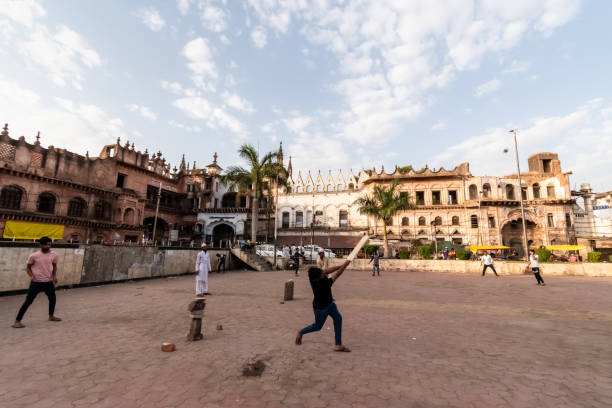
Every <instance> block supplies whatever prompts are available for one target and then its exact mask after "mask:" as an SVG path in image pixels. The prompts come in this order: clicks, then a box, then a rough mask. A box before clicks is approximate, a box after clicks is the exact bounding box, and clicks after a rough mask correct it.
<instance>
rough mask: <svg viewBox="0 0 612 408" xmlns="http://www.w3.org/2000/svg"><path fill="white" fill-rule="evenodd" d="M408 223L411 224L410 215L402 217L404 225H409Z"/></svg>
mask: <svg viewBox="0 0 612 408" xmlns="http://www.w3.org/2000/svg"><path fill="white" fill-rule="evenodd" d="M408 225H410V221H409V220H408V217H402V226H403V227H407V226H408Z"/></svg>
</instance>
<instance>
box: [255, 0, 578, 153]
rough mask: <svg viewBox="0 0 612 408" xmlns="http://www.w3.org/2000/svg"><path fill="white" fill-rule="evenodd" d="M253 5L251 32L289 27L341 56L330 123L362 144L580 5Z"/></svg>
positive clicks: (275, 1) (423, 1) (396, 0)
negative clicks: (338, 109) (337, 101)
mask: <svg viewBox="0 0 612 408" xmlns="http://www.w3.org/2000/svg"><path fill="white" fill-rule="evenodd" d="M248 4H249V6H250V8H251V9H252V10H253V11H254V17H253V20H254V21H253V27H255V29H254V30H253V31H252V37H253V33H255V32H257V33H261V32H263V31H262V30H264V29H267V30H270V31H271V32H273V33H274V34H275V35H277V36H279V35H283V34H286V33H288V32H289V29H290V28H292V29H294V30H295V31H296V32H299V33H300V34H302V35H304V36H305V37H306V38H307V39H308V41H310V42H311V43H312V44H313V45H315V46H323V47H325V48H326V50H327V51H328V52H330V53H331V54H332V55H334V56H335V58H336V60H337V64H338V67H337V68H338V72H339V73H340V75H339V76H338V77H339V78H338V82H337V83H336V84H334V85H333V86H332V87H331V88H332V89H334V90H335V91H336V92H337V93H338V94H339V95H340V97H341V98H342V99H343V101H344V106H343V110H344V112H343V113H341V114H340V117H339V121H337V122H340V123H338V125H337V126H335V127H333V128H332V129H331V130H332V132H333V131H335V130H337V131H338V133H339V134H341V135H343V136H344V137H345V138H349V139H352V140H354V141H356V142H358V143H361V144H368V143H371V142H374V141H381V140H385V139H388V138H389V137H392V136H394V132H397V130H398V129H399V128H400V127H401V126H400V125H401V124H403V123H405V122H406V121H410V120H414V119H415V118H416V117H418V116H419V115H420V114H421V112H422V111H423V109H424V108H425V107H427V106H429V104H428V102H427V101H428V99H429V98H430V96H431V93H433V92H435V91H436V90H437V89H440V88H442V87H444V86H446V85H447V84H448V83H449V82H450V81H452V80H453V79H454V78H455V77H456V76H457V75H459V74H460V73H461V72H462V71H465V70H473V69H476V68H478V67H479V66H480V64H481V62H482V60H483V59H484V58H485V56H487V55H488V54H493V53H495V54H499V53H501V52H503V51H506V50H508V49H510V48H512V47H514V46H516V45H517V44H518V43H519V42H520V41H521V39H522V38H524V37H525V35H526V33H529V32H534V31H535V32H545V33H548V32H549V31H550V30H553V29H554V28H556V27H558V26H561V25H563V24H565V23H566V22H568V21H570V20H571V19H572V18H573V17H574V16H575V15H576V14H577V11H578V8H579V1H578V0H547V1H540V2H535V1H513V2H502V1H495V0H483V1H479V2H473V1H472V2H470V1H442V2H432V1H429V0H413V1H405V0H389V1H384V2H382V1H381V2H365V1H359V0H345V1H343V2H327V1H317V2H286V1H279V0H249V1H248ZM261 37H262V38H261V39H260V41H259V42H256V41H254V42H256V44H259V45H258V46H259V47H263V46H265V44H266V41H263V35H262V36H261ZM266 40H267V38H266ZM332 132H330V133H332Z"/></svg>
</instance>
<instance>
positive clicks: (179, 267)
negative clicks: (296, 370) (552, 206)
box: [0, 245, 234, 293]
mask: <svg viewBox="0 0 612 408" xmlns="http://www.w3.org/2000/svg"><path fill="white" fill-rule="evenodd" d="M37 250H38V248H37V247H36V246H29V247H0V293H2V292H10V291H17V290H24V289H27V288H28V286H29V284H30V279H29V277H28V275H27V273H26V270H25V265H26V262H27V259H28V256H30V254H31V253H33V252H35V251H37ZM53 251H54V252H55V253H57V255H58V258H59V262H58V268H57V274H58V286H72V285H81V284H92V283H104V282H113V281H122V280H128V279H139V278H152V277H159V276H168V275H184V274H190V273H194V270H195V261H196V257H197V255H198V252H199V249H196V248H193V249H173V248H157V247H141V246H133V247H125V246H110V245H88V246H81V247H79V248H53ZM208 253H209V255H210V260H211V266H212V268H213V270H216V269H217V263H218V262H219V258H217V256H216V255H217V254H221V253H225V254H226V257H227V259H226V268H227V269H232V268H233V267H234V263H233V260H232V258H231V256H230V253H229V251H227V250H210V251H208Z"/></svg>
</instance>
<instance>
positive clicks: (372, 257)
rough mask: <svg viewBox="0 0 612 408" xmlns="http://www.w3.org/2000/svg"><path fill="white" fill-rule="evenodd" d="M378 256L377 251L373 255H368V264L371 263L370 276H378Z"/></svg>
mask: <svg viewBox="0 0 612 408" xmlns="http://www.w3.org/2000/svg"><path fill="white" fill-rule="evenodd" d="M379 260H380V254H379V253H378V250H376V251H375V252H374V253H372V255H370V262H368V263H372V276H375V275H378V276H380V263H379Z"/></svg>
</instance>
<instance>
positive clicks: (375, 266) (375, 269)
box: [372, 264, 380, 276]
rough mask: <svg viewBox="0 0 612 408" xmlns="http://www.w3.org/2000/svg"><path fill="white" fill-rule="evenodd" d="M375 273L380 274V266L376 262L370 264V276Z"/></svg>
mask: <svg viewBox="0 0 612 408" xmlns="http://www.w3.org/2000/svg"><path fill="white" fill-rule="evenodd" d="M375 274H377V275H378V276H380V266H379V265H378V264H373V265H372V276H374V275H375Z"/></svg>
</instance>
